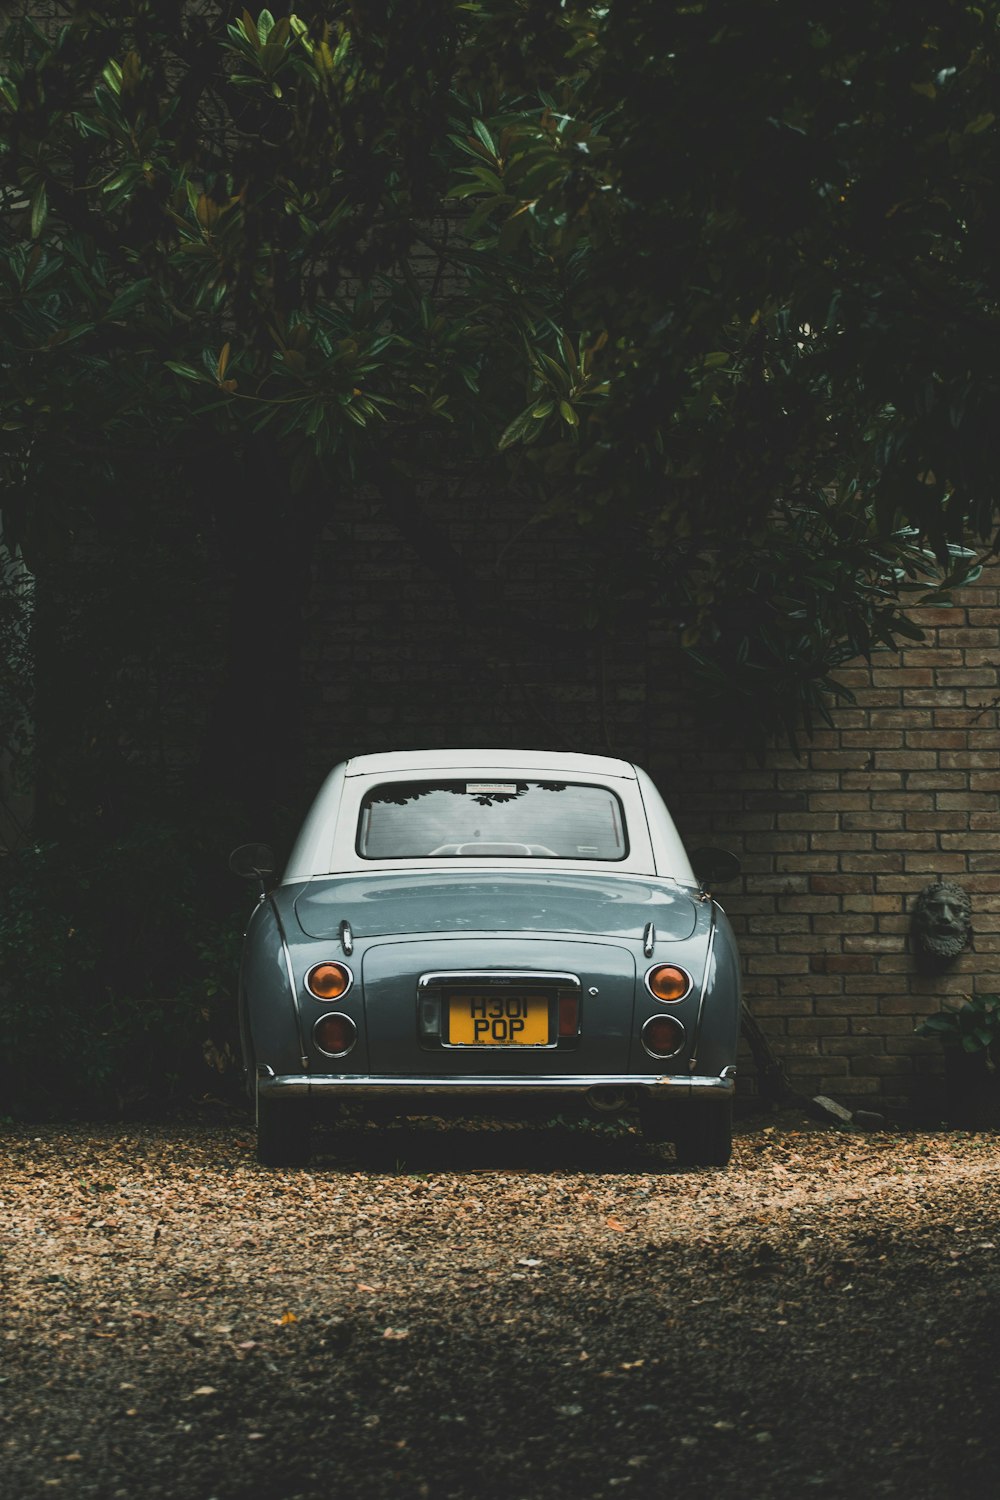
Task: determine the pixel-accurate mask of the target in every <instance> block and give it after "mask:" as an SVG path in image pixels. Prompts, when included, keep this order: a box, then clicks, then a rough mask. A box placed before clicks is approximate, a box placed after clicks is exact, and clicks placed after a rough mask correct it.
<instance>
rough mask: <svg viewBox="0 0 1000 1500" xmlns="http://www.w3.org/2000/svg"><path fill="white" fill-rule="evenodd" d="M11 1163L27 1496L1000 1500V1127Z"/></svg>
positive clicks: (10, 1265)
mask: <svg viewBox="0 0 1000 1500" xmlns="http://www.w3.org/2000/svg"><path fill="white" fill-rule="evenodd" d="M325 1145H326V1147H327V1149H326V1150H325V1151H321V1153H320V1154H319V1155H318V1157H317V1159H316V1161H315V1164H314V1166H313V1168H312V1169H311V1170H309V1171H307V1172H306V1171H265V1170H263V1169H262V1168H259V1167H257V1166H256V1165H255V1163H254V1160H253V1154H252V1142H251V1137H250V1133H249V1131H248V1130H247V1128H246V1126H245V1125H244V1124H242V1123H241V1122H236V1123H234V1122H233V1121H232V1120H231V1119H227V1120H226V1121H225V1122H223V1123H221V1124H215V1123H206V1122H205V1121H204V1120H199V1121H197V1122H195V1123H184V1124H171V1125H167V1126H156V1127H135V1126H130V1127H126V1126H121V1127H115V1128H108V1127H106V1126H101V1127H86V1126H76V1127H72V1128H66V1127H39V1126H37V1125H36V1126H28V1127H16V1128H11V1129H8V1130H7V1132H6V1134H5V1136H4V1138H3V1139H2V1141H0V1154H2V1159H3V1176H2V1179H0V1257H2V1258H0V1287H2V1329H0V1339H2V1341H3V1342H2V1351H3V1356H2V1361H0V1404H2V1417H3V1420H2V1425H0V1443H2V1445H3V1447H2V1452H0V1495H2V1497H3V1500H8V1497H9V1500H34V1497H36V1496H42V1495H45V1496H52V1495H53V1494H55V1495H65V1496H67V1497H69V1496H80V1497H84V1496H86V1497H100V1500H133V1497H136V1500H139V1497H141V1500H160V1497H163V1500H213V1497H214V1500H234V1497H250V1496H253V1497H256V1500H300V1497H301V1500H319V1497H326V1496H328V1495H339V1496H345V1497H354V1496H357V1497H364V1500H368V1497H373V1500H374V1497H382V1496H385V1497H389V1496H392V1497H393V1500H409V1497H413V1500H425V1497H429V1500H448V1497H455V1500H465V1497H470V1500H472V1497H490V1496H504V1497H507V1496H510V1497H517V1500H520V1497H524V1500H532V1497H540V1500H541V1497H544V1500H549V1497H567V1500H568V1497H573V1500H576V1497H593V1500H605V1497H607V1500H610V1497H616V1500H628V1497H633V1500H634V1497H639V1496H654V1495H655V1496H662V1495H664V1494H666V1493H670V1492H673V1493H674V1494H675V1495H680V1496H701V1495H705V1496H709V1495H710V1496H712V1497H713V1500H714V1497H716V1496H722V1497H740V1500H744V1497H763V1500H768V1497H778V1496H780V1497H784V1496H789V1497H790V1496H796V1497H798V1496H800V1495H818V1496H848V1495H850V1496H852V1497H853V1496H855V1495H858V1494H862V1495H871V1496H881V1495H896V1494H899V1495H904V1494H905V1495H906V1496H908V1497H928V1500H930V1497H934V1500H938V1497H942V1496H956V1497H958V1496H961V1497H974V1496H980V1495H983V1496H987V1495H988V1496H990V1497H993V1496H995V1495H996V1494H998V1493H1000V1475H998V1459H1000V1422H998V1420H997V1418H998V1396H1000V1389H998V1385H1000V1382H998V1377H997V1365H998V1343H1000V1222H998V1218H1000V1200H998V1194H997V1187H996V1174H997V1167H998V1165H1000V1138H998V1137H996V1136H991V1135H990V1136H987V1135H983V1136H972V1135H960V1134H956V1133H949V1134H925V1135H872V1136H859V1135H844V1134H839V1133H836V1132H832V1131H828V1130H823V1129H820V1128H818V1127H816V1126H813V1125H811V1124H810V1123H808V1122H806V1121H804V1120H802V1119H800V1118H799V1117H797V1116H781V1117H778V1118H777V1119H776V1120H774V1121H772V1122H771V1123H769V1124H766V1125H762V1124H759V1123H755V1124H750V1125H745V1126H743V1127H742V1129H741V1130H739V1131H738V1134H737V1143H736V1150H735V1154H734V1159H733V1163H732V1166H731V1167H730V1169H729V1170H728V1171H727V1172H714V1171H706V1172H700V1173H689V1174H681V1173H679V1172H677V1171H676V1169H675V1168H674V1165H673V1162H672V1159H671V1154H670V1150H669V1148H667V1147H664V1148H658V1147H649V1146H645V1145H644V1144H643V1143H642V1142H641V1141H640V1140H639V1139H638V1137H637V1136H636V1135H635V1134H634V1133H631V1132H629V1131H627V1130H626V1129H624V1128H622V1129H618V1130H611V1129H608V1128H607V1127H605V1128H603V1129H594V1130H592V1131H580V1130H576V1131H571V1130H569V1129H565V1128H561V1127H556V1128H551V1129H548V1130H538V1129H528V1128H524V1127H521V1128H517V1129H515V1128H512V1127H510V1126H509V1125H505V1126H501V1125H500V1124H499V1122H494V1123H493V1127H492V1128H489V1126H488V1124H487V1123H484V1122H479V1124H478V1125H476V1126H475V1127H473V1126H471V1125H460V1124H452V1125H449V1126H447V1127H444V1126H442V1125H440V1124H437V1125H435V1124H433V1123H431V1122H427V1123H425V1124H423V1125H414V1124H411V1125H409V1126H407V1127H403V1126H394V1127H389V1128H382V1129H380V1130H375V1129H372V1128H369V1129H360V1128H358V1129H352V1130H348V1131H344V1132H342V1133H341V1134H340V1135H338V1136H331V1137H330V1138H329V1140H328V1141H327V1142H326V1143H325Z"/></svg>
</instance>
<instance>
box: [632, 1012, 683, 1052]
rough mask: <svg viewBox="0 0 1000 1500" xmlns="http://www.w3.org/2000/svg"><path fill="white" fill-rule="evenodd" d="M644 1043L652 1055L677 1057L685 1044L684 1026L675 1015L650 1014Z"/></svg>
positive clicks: (643, 1034) (645, 1028)
mask: <svg viewBox="0 0 1000 1500" xmlns="http://www.w3.org/2000/svg"><path fill="white" fill-rule="evenodd" d="M642 1045H643V1046H644V1047H645V1049H646V1051H647V1052H648V1053H649V1055H650V1057H675V1056H676V1055H677V1053H678V1052H679V1051H680V1050H681V1048H682V1047H683V1045H684V1027H683V1026H682V1025H681V1023H680V1021H678V1020H676V1019H675V1018H674V1017H673V1016H650V1018H649V1020H648V1021H647V1022H646V1024H645V1026H644V1027H643V1028H642Z"/></svg>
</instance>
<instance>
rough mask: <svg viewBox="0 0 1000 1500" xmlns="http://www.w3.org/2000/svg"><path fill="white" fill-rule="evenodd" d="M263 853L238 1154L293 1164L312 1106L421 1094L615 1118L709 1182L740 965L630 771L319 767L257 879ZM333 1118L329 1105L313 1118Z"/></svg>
mask: <svg viewBox="0 0 1000 1500" xmlns="http://www.w3.org/2000/svg"><path fill="white" fill-rule="evenodd" d="M273 864H274V861H273V857H272V856H271V853H270V850H268V849H267V847H266V846H265V845H259V844H250V845H245V846H243V847H242V848H241V849H239V850H237V851H235V853H234V855H233V857H232V860H231V865H232V868H233V869H234V870H236V871H237V873H239V874H242V875H245V876H248V877H251V878H254V879H258V880H259V882H260V892H261V893H260V899H259V902H258V904H257V906H256V908H255V910H254V912H253V914H252V916H251V918H250V922H249V926H248V928H247V933H246V942H245V947H244V953H243V962H242V966H241V972H240V984H239V1013H240V1034H241V1038H242V1046H243V1058H244V1065H245V1069H246V1078H247V1088H248V1092H249V1094H250V1097H251V1100H252V1102H253V1105H254V1110H255V1115H256V1122H257V1154H258V1159H259V1160H260V1161H261V1162H262V1163H264V1164H265V1165H269V1166H284V1165H301V1164H304V1163H305V1162H306V1161H307V1160H308V1156H309V1144H310V1122H311V1119H312V1117H313V1115H314V1113H316V1112H318V1111H320V1110H321V1109H323V1108H324V1106H328V1105H334V1106H335V1105H336V1104H338V1103H340V1102H341V1101H345V1100H350V1101H352V1102H354V1103H357V1102H359V1101H360V1102H362V1103H364V1102H368V1103H374V1101H380V1102H381V1104H382V1107H383V1108H385V1106H386V1101H388V1105H389V1108H390V1110H392V1111H397V1112H401V1113H403V1112H410V1113H414V1112H424V1113H434V1112H435V1111H437V1110H438V1109H439V1108H440V1107H441V1104H442V1100H443V1096H450V1097H451V1098H453V1099H455V1100H462V1101H467V1103H468V1105H469V1107H470V1108H474V1109H479V1110H482V1109H483V1108H489V1104H490V1101H491V1100H496V1099H497V1098H498V1097H499V1096H505V1097H506V1096H517V1097H520V1099H521V1100H522V1101H524V1102H528V1101H529V1099H530V1100H534V1101H535V1102H536V1103H538V1102H541V1101H545V1102H546V1103H554V1104H555V1107H556V1108H559V1109H563V1108H565V1106H566V1105H567V1104H568V1103H571V1102H577V1103H582V1104H583V1105H585V1106H586V1107H587V1108H589V1109H590V1110H593V1111H596V1112H598V1113H600V1114H605V1115H612V1114H615V1113H619V1112H623V1111H627V1110H629V1109H636V1110H637V1111H638V1118H639V1123H640V1126H641V1129H642V1131H643V1134H644V1135H645V1136H646V1138H647V1139H649V1140H654V1141H664V1140H672V1141H673V1142H674V1144H675V1147H676V1152H677V1158H678V1161H679V1162H680V1164H681V1165H682V1166H686V1167H699V1166H725V1164H726V1162H727V1161H728V1160H729V1156H730V1152H731V1149H732V1106H733V1091H734V1086H735V1085H734V1078H735V1073H736V1051H737V1042H738V1038H739V1028H740V964H739V956H738V953H737V949H736V944H735V941H734V938H733V935H732V931H731V929H730V927H729V923H728V922H727V921H726V918H725V915H724V913H723V912H722V910H721V908H720V907H719V906H718V905H717V903H716V902H715V900H714V899H713V898H712V896H711V895H710V894H709V892H708V890H707V889H706V887H707V885H708V884H709V883H711V882H713V881H718V880H721V879H725V878H730V877H732V876H733V875H735V874H736V873H737V872H738V869H739V865H738V862H737V861H736V860H735V858H734V857H733V856H732V855H729V854H727V853H726V852H725V851H723V850H718V849H714V850H711V849H710V850H701V851H698V852H696V853H695V855H694V856H693V860H689V859H688V856H687V854H686V853H685V851H684V847H683V845H682V844H681V841H680V839H679V837H678V835H677V831H676V829H675V827H674V824H673V821H672V820H671V817H670V814H669V813H668V811H667V809H666V807H665V805H664V803H663V800H662V798H661V797H660V795H659V793H658V792H657V790H656V788H655V786H654V785H653V783H652V782H651V781H650V779H649V777H648V776H647V775H646V773H645V772H644V771H642V770H640V769H639V767H638V766H633V765H630V764H628V763H627V762H625V761H620V760H613V759H610V758H605V757H602V756H595V755H561V754H553V753H549V752H540V751H517V750H424V751H407V752H401V753H399V754H392V755H389V754H384V755H365V756H360V757H357V758H355V759H352V760H349V761H346V762H345V763H343V764H342V765H338V766H337V767H336V768H335V769H334V770H333V771H332V772H331V773H330V775H329V777H328V778H327V780H326V782H325V784H324V786H323V787H322V789H321V790H320V793H319V795H318V797H317V798H316V801H315V803H314V804H313V807H312V809H311V811H310V812H309V814H308V816H307V818H306V820H305V822H304V824H303V826H302V830H301V832H300V834H299V837H298V840H297V841H296V844H295V847H294V848H293V850H292V854H291V858H290V859H289V861H288V865H287V868H286V869H285V872H284V875H283V876H282V879H281V881H280V883H279V884H278V885H276V886H275V887H274V888H273V889H270V890H269V889H267V885H266V881H267V877H268V876H269V875H270V874H271V872H272V869H273ZM332 1112H333V1113H335V1111H332Z"/></svg>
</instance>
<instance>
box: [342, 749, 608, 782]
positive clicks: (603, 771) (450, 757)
mask: <svg viewBox="0 0 1000 1500" xmlns="http://www.w3.org/2000/svg"><path fill="white" fill-rule="evenodd" d="M470 770H495V771H548V772H557V773H559V774H560V775H563V776H565V774H566V773H567V772H572V773H574V774H577V775H581V776H586V775H588V774H589V775H592V776H614V777H618V778H619V779H621V780H626V781H635V780H636V773H635V767H634V766H633V765H631V764H630V762H629V761H627V760H617V759H615V758H614V757H613V756H610V755H581V754H568V753H565V752H562V751H558V750H401V751H394V752H386V753H382V754H375V755H355V756H352V757H351V759H350V760H349V761H348V762H347V764H346V767H345V774H346V775H347V776H381V775H386V774H389V773H395V774H399V773H401V772H408V771H470Z"/></svg>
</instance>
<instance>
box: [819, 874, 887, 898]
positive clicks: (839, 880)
mask: <svg viewBox="0 0 1000 1500" xmlns="http://www.w3.org/2000/svg"><path fill="white" fill-rule="evenodd" d="M809 889H810V891H815V892H816V893H817V894H821V895H844V894H847V893H848V892H850V893H861V892H863V891H870V890H871V889H872V880H871V877H870V876H865V875H811V876H810V877H809Z"/></svg>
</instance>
